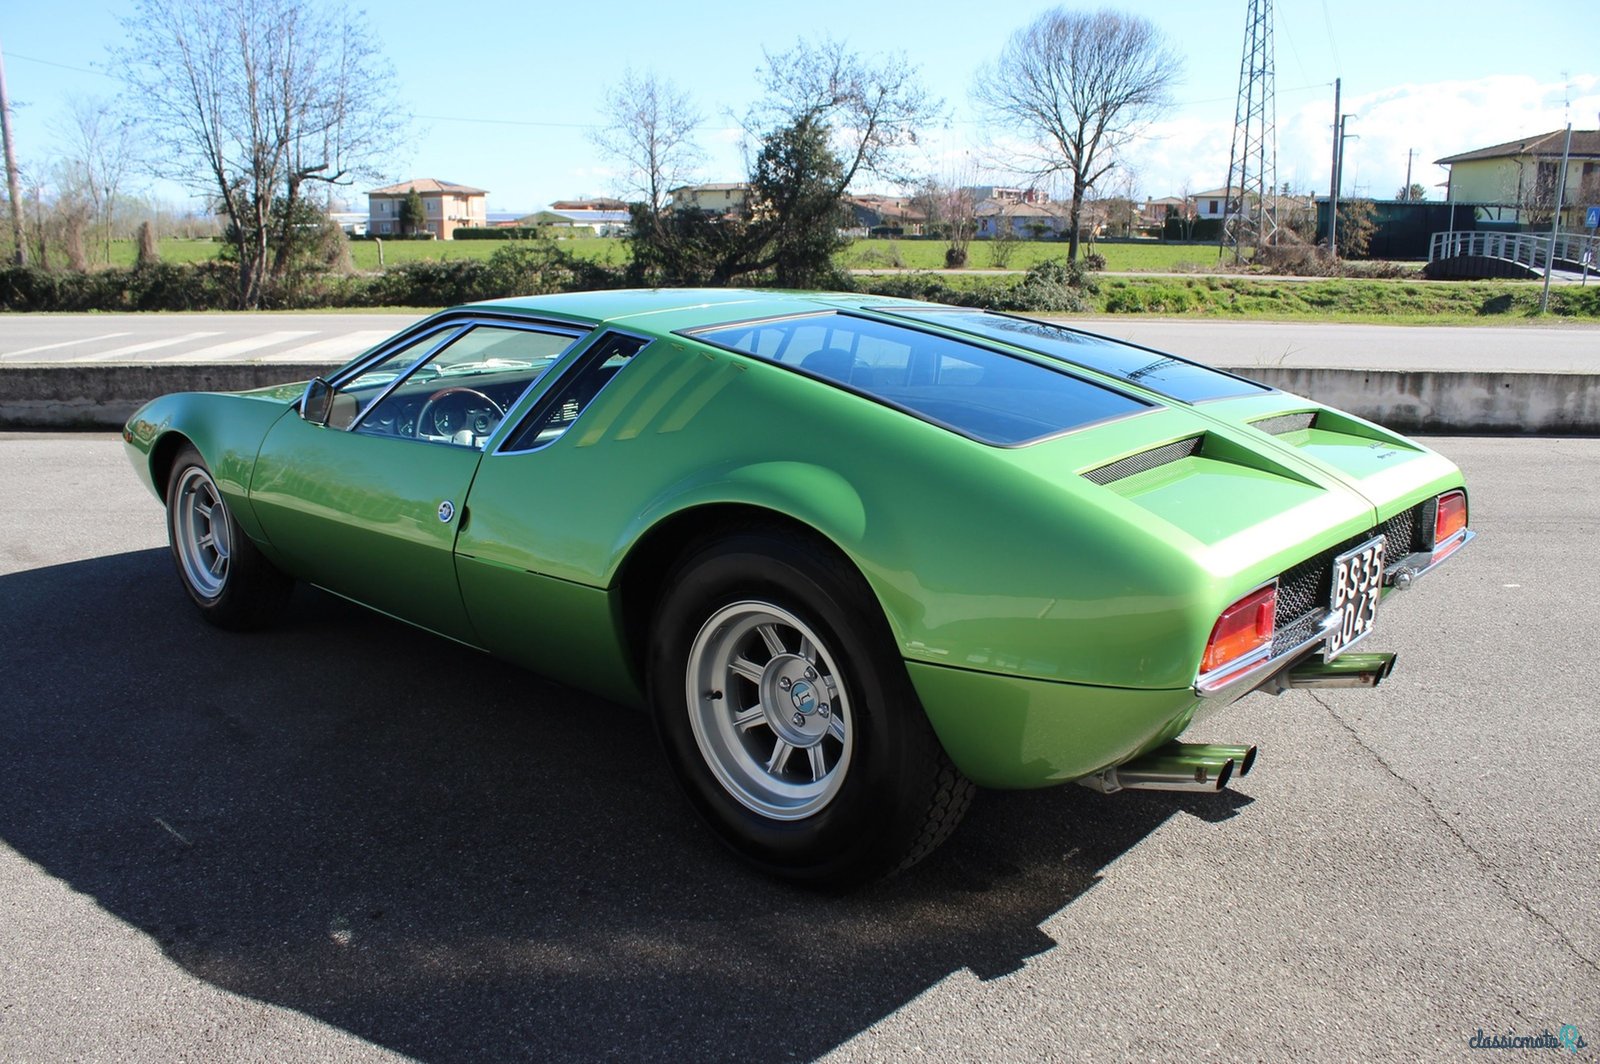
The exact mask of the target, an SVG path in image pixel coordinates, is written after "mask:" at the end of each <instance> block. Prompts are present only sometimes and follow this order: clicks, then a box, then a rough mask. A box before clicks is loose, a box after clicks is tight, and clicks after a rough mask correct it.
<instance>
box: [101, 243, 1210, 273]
mask: <svg viewBox="0 0 1600 1064" xmlns="http://www.w3.org/2000/svg"><path fill="white" fill-rule="evenodd" d="M560 245H561V247H563V248H565V249H567V250H568V251H570V252H572V253H573V254H574V255H577V256H579V257H581V258H585V259H589V260H591V261H594V262H609V263H613V264H620V263H623V262H626V261H627V257H628V247H627V245H626V244H624V243H623V242H622V241H621V240H618V239H615V238H609V237H571V238H567V239H563V240H561V241H560ZM503 246H504V241H500V240H385V241H384V242H383V261H384V264H385V265H388V266H394V265H398V264H399V263H403V262H418V261H423V260H426V261H432V262H443V261H447V260H450V259H486V258H488V257H489V256H490V255H493V254H494V253H495V250H496V249H497V248H500V247H503ZM990 247H991V245H990V244H989V243H988V242H987V241H981V240H979V241H973V243H972V245H971V248H970V250H969V251H968V253H967V266H966V268H967V269H969V270H989V269H993V268H994V264H993V261H992V258H991V255H990ZM944 248H945V245H944V242H943V241H939V240H857V241H855V242H854V243H852V244H851V245H850V246H849V247H848V248H846V249H845V250H843V251H842V252H840V253H839V256H838V261H839V265H841V266H843V267H844V268H845V269H847V270H871V269H908V270H935V269H939V268H941V267H942V266H943V265H944ZM160 250H161V257H162V259H164V260H166V261H167V262H201V261H204V260H206V259H212V258H216V257H217V255H218V253H219V252H220V251H221V250H222V245H221V244H219V243H217V242H216V241H213V240H163V241H162V242H161V248H160ZM1094 250H1096V251H1098V252H1099V253H1100V254H1102V255H1104V256H1105V257H1106V269H1108V270H1114V271H1123V270H1131V271H1136V272H1140V273H1174V272H1176V273H1192V272H1195V271H1196V270H1201V269H1210V268H1214V267H1215V266H1216V263H1217V250H1216V248H1215V247H1213V246H1211V245H1200V244H1156V243H1149V244H1106V243H1102V244H1097V245H1095V248H1094ZM1066 254H1067V245H1066V244H1064V243H1062V242H1061V241H1059V240H1019V241H1017V242H1016V243H1015V244H1013V245H1011V258H1010V260H1009V261H1008V262H1007V265H1006V268H1007V269H1012V270H1026V269H1027V268H1028V267H1029V266H1032V265H1034V264H1035V263H1039V262H1044V261H1046V260H1049V259H1061V258H1065V257H1066ZM350 257H351V259H352V260H354V262H355V266H356V269H358V270H376V269H377V268H378V242H377V241H373V240H352V241H351V242H350ZM133 259H134V242H133V241H131V240H116V241H112V244H111V261H112V264H113V265H116V266H131V265H133Z"/></svg>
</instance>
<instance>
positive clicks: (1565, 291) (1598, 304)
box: [1550, 285, 1600, 318]
mask: <svg viewBox="0 0 1600 1064" xmlns="http://www.w3.org/2000/svg"><path fill="white" fill-rule="evenodd" d="M1550 312H1551V313H1552V314H1560V315H1561V316H1562V317H1573V318H1577V317H1582V318H1600V286H1597V287H1595V288H1590V287H1589V286H1588V285H1584V286H1583V287H1582V288H1573V287H1571V286H1567V287H1563V288H1558V289H1555V290H1554V291H1552V292H1551V293H1550Z"/></svg>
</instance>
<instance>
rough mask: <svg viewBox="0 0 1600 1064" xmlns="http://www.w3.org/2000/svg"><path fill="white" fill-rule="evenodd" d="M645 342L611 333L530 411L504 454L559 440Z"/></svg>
mask: <svg viewBox="0 0 1600 1064" xmlns="http://www.w3.org/2000/svg"><path fill="white" fill-rule="evenodd" d="M645 343H646V341H645V340H642V339H640V338H639V337H637V336H624V335H623V334H621V333H608V334H607V335H605V336H602V337H601V338H600V339H599V340H597V341H595V344H594V346H593V347H591V348H590V349H589V350H588V351H587V352H585V354H584V355H583V358H582V360H581V361H580V362H579V364H578V365H577V366H576V367H574V368H573V371H572V372H571V373H570V374H569V375H568V376H567V379H566V380H565V381H563V382H561V383H560V384H559V385H558V386H557V387H556V388H554V389H552V391H551V393H550V394H549V395H547V396H546V397H545V398H544V399H543V400H542V401H541V402H539V403H538V404H537V405H535V406H534V408H533V409H532V410H530V411H528V415H527V417H525V418H523V419H522V423H521V424H520V425H518V426H517V430H516V431H515V432H513V433H512V434H511V435H510V436H509V437H508V438H507V440H506V442H505V443H504V444H503V445H502V446H501V448H500V449H501V452H502V453H504V452H509V451H531V450H533V449H534V448H535V447H544V446H546V445H547V444H551V443H554V442H555V441H556V440H559V439H560V438H561V437H562V436H563V435H565V434H566V431H567V429H569V428H571V427H572V423H573V422H574V421H577V420H578V418H579V416H580V415H582V413H583V412H584V410H586V409H588V406H589V404H590V403H592V402H593V401H594V398H595V396H597V395H599V394H600V391H601V389H603V388H604V387H605V386H606V385H607V384H608V383H610V381H611V378H613V377H615V376H616V375H617V374H618V373H619V372H620V371H621V370H622V368H623V367H624V366H626V365H627V364H628V363H629V362H631V361H632V360H633V356H634V355H636V354H638V353H639V351H640V349H641V348H643V347H644V345H645Z"/></svg>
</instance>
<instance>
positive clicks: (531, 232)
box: [451, 225, 549, 240]
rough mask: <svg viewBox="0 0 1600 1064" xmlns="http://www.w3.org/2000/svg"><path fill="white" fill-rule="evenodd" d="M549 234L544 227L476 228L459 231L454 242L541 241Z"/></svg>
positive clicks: (454, 235) (454, 237) (453, 235)
mask: <svg viewBox="0 0 1600 1064" xmlns="http://www.w3.org/2000/svg"><path fill="white" fill-rule="evenodd" d="M548 235H549V234H548V233H546V232H545V228H544V227H543V226H538V225H513V226H506V227H504V228H499V229H480V228H478V227H476V226H473V227H470V228H469V227H465V226H463V227H462V228H460V229H457V230H456V231H455V232H454V233H453V234H451V239H452V240H539V239H541V238H543V237H546V236H548Z"/></svg>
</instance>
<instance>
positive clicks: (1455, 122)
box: [0, 0, 1600, 212]
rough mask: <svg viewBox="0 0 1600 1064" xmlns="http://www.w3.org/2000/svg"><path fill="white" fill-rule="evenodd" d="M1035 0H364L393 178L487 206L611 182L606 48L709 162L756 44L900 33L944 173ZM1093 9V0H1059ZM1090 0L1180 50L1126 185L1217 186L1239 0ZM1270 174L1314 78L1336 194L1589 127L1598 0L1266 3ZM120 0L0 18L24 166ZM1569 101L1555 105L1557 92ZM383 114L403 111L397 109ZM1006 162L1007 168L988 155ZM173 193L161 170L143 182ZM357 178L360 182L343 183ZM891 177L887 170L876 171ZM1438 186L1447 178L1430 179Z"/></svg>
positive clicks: (1318, 137) (1293, 154)
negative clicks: (589, 1) (390, 126)
mask: <svg viewBox="0 0 1600 1064" xmlns="http://www.w3.org/2000/svg"><path fill="white" fill-rule="evenodd" d="M1047 6H1048V5H1045V4H1039V5H1031V4H1030V5H1004V6H1003V7H1001V8H998V9H997V8H992V7H989V6H988V5H985V4H981V3H974V2H971V0H967V2H962V3H956V2H952V0H923V2H921V3H918V4H914V5H912V4H907V5H888V4H881V3H880V4H873V3H870V2H866V3H863V2H861V0H854V2H848V0H812V2H809V3H806V4H803V5H791V4H762V3H756V4H752V3H750V2H749V0H741V2H737V3H735V2H730V0H701V2H700V3H698V4H695V5H682V4H680V5H663V4H658V3H652V4H644V3H638V2H635V0H616V2H613V3H610V4H607V5H604V6H602V7H599V8H595V9H590V10H585V9H582V8H575V7H573V6H572V5H571V4H560V5H556V4H549V3H538V2H534V3H529V2H526V0H523V2H517V3H512V2H502V0H483V2H474V3H471V4H461V5H460V6H459V7H457V6H452V5H441V4H438V3H436V2H430V3H421V2H416V0H391V2H386V3H381V4H374V5H371V6H369V7H368V8H367V12H368V15H369V18H370V20H371V23H372V26H373V28H374V30H375V32H376V34H377V35H378V37H379V38H380V42H381V45H382V48H383V50H384V52H385V54H386V55H387V56H388V58H389V59H390V61H391V62H392V63H393V65H394V67H395V69H396V71H397V73H398V75H399V85H400V98H398V99H397V100H396V101H395V106H396V114H397V116H403V115H404V113H405V112H407V111H409V112H410V113H412V114H413V115H415V116H417V117H415V118H413V119H412V120H411V121H410V123H409V125H408V126H407V129H406V147H405V148H404V149H403V150H402V151H401V152H400V153H399V154H397V155H396V156H395V157H394V158H393V159H391V160H389V161H388V162H387V164H386V165H385V166H384V167H383V171H384V176H385V177H386V178H387V179H389V180H403V179H406V178H411V177H438V178H443V179H445V180H450V181H458V182H462V183H465V184H471V185H476V186H478V187H480V188H486V189H488V190H489V191H490V196H489V204H490V209H491V210H493V211H519V212H520V211H527V210H533V209H537V208H539V207H542V206H543V205H545V204H546V203H548V202H549V201H551V200H553V199H561V198H570V197H576V196H585V195H587V196H596V195H606V194H609V193H611V192H612V191H614V188H615V182H614V178H613V177H612V174H611V170H610V164H609V163H608V161H607V160H606V159H605V158H603V157H602V156H601V154H600V153H599V152H598V151H597V150H596V149H595V148H594V147H593V146H592V145H591V143H590V142H589V141H588V139H587V138H586V136H585V133H584V129H585V127H588V126H592V125H594V124H595V123H597V122H599V121H600V120H601V114H600V101H601V100H602V98H603V95H604V91H605V89H606V88H607V87H608V86H609V85H611V84H613V83H615V82H616V81H617V80H618V79H619V78H620V76H621V73H622V71H623V69H624V68H626V67H630V66H631V67H632V68H633V69H634V70H635V71H641V72H642V71H646V70H653V71H654V72H655V73H657V74H658V75H660V76H662V77H665V78H668V79H670V80H672V81H673V82H675V83H676V84H677V85H678V86H679V87H680V88H681V89H683V90H685V91H686V92H688V93H689V95H690V96H691V97H692V98H693V99H694V100H695V102H696V103H697V105H698V106H699V108H700V110H701V111H702V112H703V113H704V115H705V117H706V123H705V125H706V128H705V129H704V130H703V132H702V136H701V138H700V139H701V143H702V146H703V147H704V149H705V151H706V163H705V166H704V168H703V172H702V173H701V175H700V176H701V177H702V178H703V179H704V180H708V181H714V180H724V181H725V180H737V179H739V178H740V177H742V176H743V174H742V166H743V164H742V157H741V155H740V153H739V150H738V143H737V142H738V133H737V128H736V123H735V121H734V119H733V117H732V116H733V114H736V113H742V112H743V111H744V109H745V107H746V106H747V105H748V103H749V102H750V101H751V99H752V98H753V97H754V95H755V91H756V86H755V69H756V67H757V66H758V64H759V63H760V60H761V54H762V49H763V48H767V49H772V50H774V51H781V50H783V49H786V48H788V47H790V46H791V45H792V44H793V43H794V41H795V40H796V38H797V37H800V36H810V37H814V38H815V37H819V36H822V35H831V36H833V37H834V38H836V39H839V40H842V41H844V42H846V43H847V44H849V45H850V46H851V47H852V48H853V49H855V50H856V51H858V52H861V53H863V54H880V53H888V52H904V53H905V54H906V56H907V58H908V59H909V61H910V62H911V63H912V64H913V65H914V66H916V67H918V68H919V69H920V71H921V73H922V75H923V78H924V81H925V83H926V84H927V85H928V86H929V88H930V89H931V90H932V91H933V92H934V93H935V94H936V95H939V96H942V97H943V98H944V100H945V104H946V107H947V109H948V111H949V114H950V120H949V121H948V123H947V124H945V125H943V126H942V127H941V128H939V129H936V130H933V131H931V135H929V136H928V137H927V138H925V145H924V149H923V152H922V155H921V158H920V159H919V160H918V162H919V169H920V170H921V171H924V172H927V173H932V174H940V175H946V174H953V173H957V172H960V171H962V170H964V169H966V168H967V167H968V166H969V165H970V164H971V163H972V161H973V160H980V159H986V158H990V157H992V155H993V153H994V146H995V145H996V143H997V142H999V143H1002V144H1003V138H1002V137H1000V136H998V131H996V130H994V129H991V128H989V127H988V126H986V125H985V123H983V122H982V121H981V116H980V115H979V114H977V113H976V112H975V109H974V107H973V105H972V103H971V102H970V99H969V91H970V86H971V84H972V78H973V74H974V72H975V70H976V69H977V67H978V66H979V65H980V64H981V63H983V62H985V61H989V60H992V59H993V58H994V57H996V56H997V55H998V54H999V52H1000V50H1001V48H1002V47H1003V45H1004V44H1005V41H1006V39H1007V37H1009V36H1010V34H1011V33H1012V32H1013V31H1015V30H1016V29H1018V28H1020V27H1021V26H1022V25H1024V24H1025V23H1027V22H1028V21H1029V20H1031V19H1032V18H1033V17H1034V16H1035V15H1037V14H1038V13H1040V12H1041V11H1043V10H1045V9H1046V8H1047ZM1068 6H1069V7H1081V8H1082V9H1085V10H1088V9H1090V8H1091V7H1092V6H1096V5H1068ZM1106 6H1112V7H1117V8H1119V9H1120V10H1124V11H1128V12H1132V13H1135V14H1139V15H1142V16H1144V17H1145V18H1148V19H1149V20H1151V21H1152V22H1154V23H1155V24H1156V25H1157V26H1158V27H1160V28H1161V29H1162V30H1163V31H1164V32H1165V33H1166V34H1167V35H1168V37H1169V39H1170V42H1171V44H1172V45H1173V47H1174V48H1175V49H1176V50H1177V51H1178V52H1179V53H1180V54H1182V55H1184V56H1185V66H1184V72H1183V80H1182V82H1181V84H1180V85H1179V86H1178V89H1177V91H1176V93H1175V103H1174V106H1173V108H1172V110H1171V111H1170V113H1169V114H1167V115H1166V116H1165V117H1164V118H1163V119H1162V120H1161V121H1159V122H1157V123H1155V124H1154V125H1153V126H1152V127H1151V128H1150V129H1149V130H1148V132H1147V136H1146V137H1145V138H1143V139H1142V140H1141V141H1140V142H1139V143H1138V144H1136V145H1135V146H1133V147H1132V148H1131V149H1130V150H1129V151H1128V152H1127V155H1126V158H1125V159H1124V160H1123V161H1124V163H1125V167H1124V169H1123V175H1124V176H1123V178H1122V183H1123V185H1124V186H1128V185H1131V190H1132V191H1133V192H1134V193H1135V194H1137V195H1138V196H1140V197H1143V196H1146V195H1149V196H1163V195H1170V194H1176V193H1178V192H1179V191H1181V190H1183V189H1187V190H1189V191H1200V190H1202V189H1208V188H1214V187H1217V186H1220V185H1221V184H1223V182H1224V180H1225V178H1226V171H1227V166H1228V148H1229V138H1230V134H1231V131H1232V126H1233V111H1234V102H1235V97H1236V94H1237V90H1238V78H1239V61H1240V51H1241V48H1242V45H1243V37H1244V20H1245V11H1246V6H1247V5H1246V2H1245V0H1189V2H1178V0H1128V2H1125V3H1121V4H1110V5H1106ZM1274 8H1275V24H1276V31H1275V36H1276V46H1277V47H1276V66H1277V116H1278V131H1279V133H1278V177H1279V180H1280V182H1281V181H1288V182H1290V183H1291V185H1292V186H1293V187H1294V188H1295V189H1296V190H1297V191H1303V190H1307V189H1315V190H1317V191H1319V192H1323V193H1326V191H1327V187H1328V163H1329V155H1330V145H1331V142H1330V137H1331V134H1330V131H1329V126H1330V123H1331V121H1332V113H1333V80H1334V78H1335V77H1342V78H1343V92H1344V97H1343V110H1344V111H1345V112H1347V113H1354V114H1355V115H1356V116H1357V117H1356V118H1355V119H1353V120H1352V121H1351V123H1350V126H1349V129H1350V131H1352V132H1354V133H1357V134H1359V137H1360V139H1359V140H1352V141H1350V143H1349V147H1348V151H1347V156H1346V160H1347V161H1346V167H1345V193H1346V194H1352V193H1363V194H1369V195H1376V196H1392V195H1394V193H1395V192H1396V190H1397V189H1398V188H1399V187H1400V186H1401V184H1402V183H1403V181H1404V178H1405V172H1406V157H1407V152H1408V150H1410V149H1415V151H1416V156H1415V159H1414V161H1413V164H1412V169H1413V180H1414V181H1417V182H1420V183H1422V184H1424V185H1429V186H1432V185H1435V184H1437V183H1438V182H1440V181H1442V180H1443V177H1444V170H1443V169H1442V168H1439V167H1435V166H1434V165H1432V161H1433V160H1434V159H1437V158H1440V157H1442V156H1445V155H1449V154H1453V153H1455V152H1459V151H1466V150H1469V149H1471V148H1475V147H1483V146H1485V145H1488V144H1494V143H1497V142H1500V141H1504V140H1510V139H1513V138H1515V137H1518V136H1521V135H1524V134H1527V133H1532V132H1538V131H1544V130H1548V129H1552V128H1558V127H1560V126H1561V125H1562V124H1564V122H1565V121H1566V120H1567V118H1568V117H1570V119H1571V121H1572V122H1573V124H1574V126H1575V127H1577V128H1587V129H1595V128H1600V114H1597V112H1600V73H1597V68H1600V48H1597V47H1596V44H1595V42H1596V41H1597V40H1600V10H1597V9H1596V8H1595V7H1594V5H1593V4H1592V3H1589V2H1585V0H1542V2H1534V3H1523V4H1519V5H1514V4H1508V3H1505V2H1504V0H1501V2H1499V3H1490V2H1482V0H1457V2H1455V3H1452V4H1449V5H1443V4H1426V5H1424V4H1409V5H1408V4H1399V5H1396V4H1394V3H1377V2H1368V0H1277V2H1276V3H1275V5H1274ZM132 11H133V5H132V4H131V3H82V2H78V0H59V2H55V3H44V2H37V0H33V2H30V0H16V2H13V3H8V4H6V5H5V9H4V13H3V14H0V45H3V47H4V49H5V61H6V79H7V83H8V87H9V90H10V95H11V99H12V104H13V109H14V111H13V113H14V118H15V134H16V139H17V150H18V154H19V156H20V158H21V161H22V163H23V165H24V166H30V165H38V164H39V163H42V162H46V161H48V159H49V158H50V156H51V155H52V154H54V153H55V152H56V151H57V143H58V140H59V138H58V135H57V133H56V132H55V131H56V130H58V129H59V128H60V127H61V126H62V124H63V123H64V121H65V116H66V113H67V108H68V103H69V100H70V99H71V98H72V97H73V96H79V97H90V98H94V97H111V96H114V95H115V94H116V93H117V92H118V91H119V89H120V85H119V83H118V82H117V81H116V80H115V79H113V78H111V77H108V76H107V75H106V74H105V73H104V71H105V70H106V69H108V66H107V58H106V49H107V47H108V46H110V45H112V44H114V43H115V42H116V41H117V40H118V38H119V36H120V32H121V31H120V22H119V20H120V19H121V18H124V17H127V16H128V15H130V14H131V13H132ZM1567 101H1570V103H1568V102H1567ZM397 120H402V119H401V118H398V117H397ZM988 176H989V177H990V178H991V179H994V180H1002V181H1003V180H1005V179H1006V176H1007V175H1005V174H1003V173H992V174H990V175H988ZM153 187H154V189H155V191H156V192H157V194H159V195H161V196H163V197H164V198H167V199H173V200H175V199H178V198H179V196H180V193H179V192H178V190H177V189H176V188H175V187H173V186H171V185H166V184H157V185H153ZM370 187H375V183H373V182H362V183H361V184H360V185H358V186H357V188H356V189H355V192H356V193H357V195H355V196H353V197H352V198H353V199H356V200H357V201H358V202H359V203H361V204H362V205H363V206H364V200H361V199H360V197H359V192H361V191H362V190H364V189H366V188H370ZM885 191H887V189H885ZM1433 196H1434V197H1435V198H1436V197H1438V196H1442V192H1435V193H1434V194H1433Z"/></svg>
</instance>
